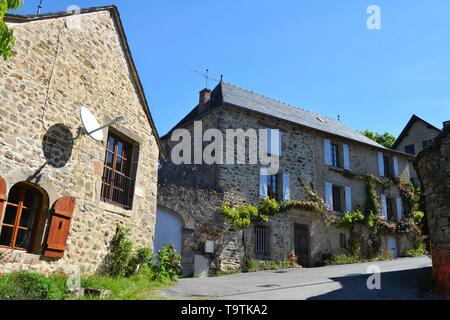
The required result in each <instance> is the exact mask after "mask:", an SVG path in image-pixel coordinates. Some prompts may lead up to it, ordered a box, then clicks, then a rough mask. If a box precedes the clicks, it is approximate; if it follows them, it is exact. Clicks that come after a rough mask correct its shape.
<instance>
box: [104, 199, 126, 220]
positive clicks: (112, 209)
mask: <svg viewBox="0 0 450 320" xmlns="http://www.w3.org/2000/svg"><path fill="white" fill-rule="evenodd" d="M100 209H102V210H105V211H106V212H108V213H112V214H116V215H120V216H122V217H126V218H131V215H132V213H133V210H127V209H124V208H121V207H120V206H119V205H115V204H112V203H107V202H103V201H100Z"/></svg>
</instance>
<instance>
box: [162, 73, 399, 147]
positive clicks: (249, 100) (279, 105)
mask: <svg viewBox="0 0 450 320" xmlns="http://www.w3.org/2000/svg"><path fill="white" fill-rule="evenodd" d="M211 96H212V98H211V99H214V97H215V98H216V99H220V100H221V101H220V102H222V103H223V104H228V105H231V106H234V107H238V108H241V109H245V110H248V111H252V112H256V113H259V114H262V115H264V116H269V117H271V118H275V119H278V120H282V121H287V122H290V123H292V124H293V125H298V126H302V127H307V128H311V129H314V130H317V131H320V132H323V133H326V134H330V135H334V136H339V137H342V138H345V139H349V140H353V141H356V142H360V143H363V144H365V145H370V146H372V147H375V148H378V149H385V150H390V151H393V152H396V153H401V154H404V155H406V154H405V153H404V152H399V151H396V150H391V149H388V148H386V147H384V146H383V145H381V144H379V143H377V142H375V141H373V140H371V139H369V138H367V137H366V136H365V135H363V134H361V133H359V132H357V131H356V130H354V129H352V128H350V127H349V126H347V125H346V124H344V123H343V122H342V121H339V120H335V119H331V118H329V117H326V116H322V115H319V114H316V113H313V112H310V111H307V110H304V109H300V108H297V107H294V106H291V105H288V104H285V103H283V102H280V101H277V100H274V99H272V98H268V97H265V96H263V95H260V94H257V93H254V92H251V91H248V90H245V89H243V88H240V87H238V86H235V85H233V84H230V83H226V82H223V81H222V82H220V83H219V85H218V86H217V87H216V88H215V89H214V90H213V92H212V94H211ZM216 104H217V103H216ZM212 108H213V106H210V107H207V108H205V109H206V112H204V113H202V114H199V113H198V107H196V108H195V109H193V110H192V111H191V112H190V113H189V114H188V115H187V116H186V117H185V118H184V119H183V120H181V121H180V122H179V123H178V124H177V125H176V126H175V127H174V128H173V129H172V130H171V131H170V132H169V133H168V134H170V133H171V132H172V131H173V130H174V129H176V128H179V127H181V126H183V125H185V124H187V123H189V122H191V121H194V120H195V119H197V118H199V117H202V116H204V114H206V113H207V112H209V111H210V110H211V109H212ZM168 134H166V135H165V136H164V137H166V136H167V135H168ZM164 137H163V139H164Z"/></svg>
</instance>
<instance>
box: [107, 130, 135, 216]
mask: <svg viewBox="0 0 450 320" xmlns="http://www.w3.org/2000/svg"><path fill="white" fill-rule="evenodd" d="M132 150H133V146H132V145H131V144H130V143H128V142H125V141H124V140H123V139H121V138H119V137H118V136H116V135H115V134H113V133H110V134H109V136H108V145H107V147H106V155H105V163H104V171H103V181H102V192H101V199H102V201H104V202H109V203H112V204H115V205H119V206H121V207H123V208H124V209H127V210H130V209H131V208H132V203H133V196H134V180H133V179H132V178H131V157H132Z"/></svg>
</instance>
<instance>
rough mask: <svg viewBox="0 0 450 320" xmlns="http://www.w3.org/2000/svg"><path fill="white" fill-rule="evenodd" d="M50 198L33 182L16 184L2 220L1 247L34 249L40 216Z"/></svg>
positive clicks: (9, 196) (24, 249)
mask: <svg viewBox="0 0 450 320" xmlns="http://www.w3.org/2000/svg"><path fill="white" fill-rule="evenodd" d="M46 205H48V198H47V197H46V196H45V193H43V192H42V191H41V190H40V189H39V188H37V187H36V186H34V185H33V184H30V183H26V182H21V183H17V184H15V185H14V186H13V187H12V188H11V190H10V191H9V194H8V199H7V202H6V208H5V212H4V215H3V220H2V221H0V222H1V225H0V227H1V228H0V247H3V248H8V249H14V250H22V251H27V252H32V251H34V248H35V243H34V242H35V239H36V237H37V235H38V234H39V233H42V232H41V231H42V230H40V229H41V228H40V223H39V222H40V218H41V214H42V212H43V208H44V207H45V206H46Z"/></svg>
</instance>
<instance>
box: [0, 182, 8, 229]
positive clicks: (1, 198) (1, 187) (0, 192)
mask: <svg viewBox="0 0 450 320" xmlns="http://www.w3.org/2000/svg"><path fill="white" fill-rule="evenodd" d="M6 200H8V195H7V193H6V182H5V180H4V179H3V178H2V177H0V226H1V223H2V219H3V209H4V206H5V203H6Z"/></svg>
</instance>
